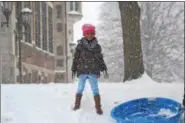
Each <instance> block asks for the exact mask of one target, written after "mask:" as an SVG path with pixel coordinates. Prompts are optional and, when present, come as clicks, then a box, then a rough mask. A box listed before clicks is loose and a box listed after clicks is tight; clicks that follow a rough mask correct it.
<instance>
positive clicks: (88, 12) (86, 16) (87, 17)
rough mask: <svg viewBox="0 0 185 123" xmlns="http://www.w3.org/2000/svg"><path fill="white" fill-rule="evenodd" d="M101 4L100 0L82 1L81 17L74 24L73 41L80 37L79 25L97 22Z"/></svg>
mask: <svg viewBox="0 0 185 123" xmlns="http://www.w3.org/2000/svg"><path fill="white" fill-rule="evenodd" d="M101 4H102V2H82V14H83V18H82V19H81V20H80V21H78V22H77V23H75V24H74V42H76V41H77V40H78V39H80V38H81V37H82V30H81V27H82V25H83V24H84V23H91V24H94V25H96V24H97V22H98V17H99V16H98V15H99V12H100V11H99V7H100V5H101Z"/></svg>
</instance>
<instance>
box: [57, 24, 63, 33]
mask: <svg viewBox="0 0 185 123" xmlns="http://www.w3.org/2000/svg"><path fill="white" fill-rule="evenodd" d="M56 26H57V32H61V31H62V24H61V23H57V25H56Z"/></svg>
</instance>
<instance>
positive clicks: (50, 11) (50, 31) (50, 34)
mask: <svg viewBox="0 0 185 123" xmlns="http://www.w3.org/2000/svg"><path fill="white" fill-rule="evenodd" d="M48 11H49V12H48V27H49V31H48V33H49V34H48V35H49V52H51V53H53V21H52V20H53V18H52V16H53V14H52V13H53V9H52V8H51V7H49V10H48Z"/></svg>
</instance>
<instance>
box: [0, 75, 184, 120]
mask: <svg viewBox="0 0 185 123" xmlns="http://www.w3.org/2000/svg"><path fill="white" fill-rule="evenodd" d="M1 87H2V95H1V96H2V98H1V107H2V109H1V113H2V116H1V123H114V121H113V120H112V118H111V117H110V111H111V109H112V108H113V107H114V106H116V105H118V104H119V103H121V102H125V101H128V100H131V99H135V98H139V97H153V96H160V97H167V98H171V99H174V100H177V101H179V102H181V101H182V96H183V91H184V85H183V83H170V84H169V83H156V82H154V81H152V80H151V79H150V78H149V77H148V76H147V75H143V77H142V78H141V79H139V80H134V81H132V82H127V83H100V91H101V96H102V105H103V110H104V115H102V116H98V115H97V114H96V113H95V109H94V101H93V97H92V93H91V90H90V86H89V84H88V83H87V85H86V89H85V92H84V96H83V100H82V108H81V109H80V110H79V111H76V112H74V111H72V110H71V106H72V104H73V102H74V94H75V91H76V87H77V84H76V83H75V84H39V85H36V84H30V85H26V84H25V85H20V84H17V85H1Z"/></svg>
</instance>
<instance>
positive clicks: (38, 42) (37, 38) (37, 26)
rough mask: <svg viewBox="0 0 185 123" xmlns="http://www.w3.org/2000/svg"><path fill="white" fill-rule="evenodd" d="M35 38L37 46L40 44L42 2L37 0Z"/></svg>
mask: <svg viewBox="0 0 185 123" xmlns="http://www.w3.org/2000/svg"><path fill="white" fill-rule="evenodd" d="M35 40H36V46H37V47H41V46H40V43H41V42H40V2H35Z"/></svg>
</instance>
